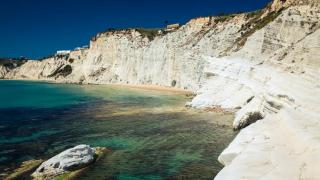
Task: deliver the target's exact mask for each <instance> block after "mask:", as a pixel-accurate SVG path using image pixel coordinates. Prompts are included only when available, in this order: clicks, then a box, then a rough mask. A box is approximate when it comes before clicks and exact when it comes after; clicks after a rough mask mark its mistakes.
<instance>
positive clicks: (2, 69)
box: [0, 65, 8, 79]
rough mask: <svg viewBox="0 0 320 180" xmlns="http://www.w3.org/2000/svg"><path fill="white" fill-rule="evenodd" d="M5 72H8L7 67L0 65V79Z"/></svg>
mask: <svg viewBox="0 0 320 180" xmlns="http://www.w3.org/2000/svg"><path fill="white" fill-rule="evenodd" d="M7 73H8V69H7V68H6V67H4V66H2V65H0V79H3V78H4V77H5V75H6V74H7Z"/></svg>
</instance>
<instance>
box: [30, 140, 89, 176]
mask: <svg viewBox="0 0 320 180" xmlns="http://www.w3.org/2000/svg"><path fill="white" fill-rule="evenodd" d="M94 160H95V149H94V148H91V147H90V146H89V145H78V146H76V147H74V148H71V149H67V150H65V151H63V152H62V153H60V154H58V155H56V156H54V157H52V158H51V159H49V160H48V161H45V162H44V163H42V164H41V165H40V167H39V168H38V169H37V170H36V171H35V172H34V173H33V174H32V177H34V178H36V179H52V178H54V177H56V176H59V175H61V174H64V173H66V172H70V171H74V170H78V169H81V168H83V167H85V166H87V165H89V164H91V163H93V162H94Z"/></svg>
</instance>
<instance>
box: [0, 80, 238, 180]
mask: <svg viewBox="0 0 320 180" xmlns="http://www.w3.org/2000/svg"><path fill="white" fill-rule="evenodd" d="M187 101H188V99H187V97H186V96H185V95H183V94H178V93H172V92H158V91H151V90H141V89H132V88H124V87H114V86H104V85H99V86H95V85H84V86H79V85H65V84H49V83H42V82H30V81H6V80H4V81H0V174H5V173H6V172H8V171H10V170H11V169H13V168H15V167H17V166H18V165H19V164H20V163H21V162H23V161H26V160H31V159H41V158H42V159H46V158H50V157H51V156H54V155H56V154H57V153H59V152H61V151H63V150H65V149H67V148H70V147H73V146H75V145H78V144H89V145H92V146H103V147H107V148H109V149H111V152H110V153H108V154H107V155H106V156H105V157H104V158H103V159H102V160H101V161H99V162H98V163H96V164H95V165H94V166H92V167H90V168H89V169H88V171H87V172H85V173H84V174H83V175H82V177H81V178H80V179H130V180H131V179H212V178H213V177H214V176H215V175H216V174H217V173H218V172H219V170H221V168H222V165H220V164H219V162H218V161H217V158H218V155H219V154H220V153H221V152H222V150H223V149H224V148H225V147H226V146H227V145H228V144H229V143H230V142H231V140H232V139H233V138H234V136H235V133H234V132H233V131H232V127H231V120H232V115H219V114H215V113H209V112H200V111H196V110H191V109H187V108H185V107H184V104H185V103H186V102H187ZM0 179H1V176H0Z"/></svg>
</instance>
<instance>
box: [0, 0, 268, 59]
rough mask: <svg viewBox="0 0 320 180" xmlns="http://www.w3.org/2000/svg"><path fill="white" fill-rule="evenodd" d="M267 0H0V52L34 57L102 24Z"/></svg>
mask: <svg viewBox="0 0 320 180" xmlns="http://www.w3.org/2000/svg"><path fill="white" fill-rule="evenodd" d="M269 1H270V0H114V1H111V0H1V1H0V57H19V56H26V57H29V58H40V57H43V56H46V55H49V54H53V53H54V52H55V51H57V50H59V49H73V48H75V47H78V46H83V45H87V44H88V42H89V39H90V38H91V37H92V36H94V35H95V34H96V33H98V32H101V31H104V30H106V29H107V28H110V27H112V28H127V27H146V28H151V27H162V26H163V24H164V21H165V20H168V21H169V22H170V23H176V22H178V23H185V22H187V21H188V20H189V19H191V18H194V17H198V16H209V15H216V14H218V13H221V12H225V13H232V12H239V11H252V10H256V9H260V8H262V7H264V6H265V5H266V4H267V3H268V2H269Z"/></svg>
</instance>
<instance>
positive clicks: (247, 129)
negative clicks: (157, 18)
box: [4, 0, 320, 180]
mask: <svg viewBox="0 0 320 180" xmlns="http://www.w3.org/2000/svg"><path fill="white" fill-rule="evenodd" d="M319 28H320V8H319V2H318V0H301V1H293V0H287V1H282V0H279V1H278V0H275V1H274V2H273V3H271V4H270V5H269V6H268V7H267V8H266V9H264V10H263V11H260V12H255V13H250V14H238V15H234V16H228V17H204V18H197V19H193V20H191V21H190V22H189V23H187V24H186V25H184V26H182V27H180V28H179V29H176V30H173V31H171V32H162V33H160V34H158V35H157V36H155V37H152V38H150V37H148V36H147V35H145V33H143V32H141V31H140V30H135V29H128V30H121V31H120V30H119V31H109V32H105V33H100V34H98V35H97V36H96V37H94V38H93V39H92V40H91V41H90V46H89V48H84V49H83V48H82V49H77V50H74V51H71V52H70V54H68V55H63V56H55V57H51V58H48V59H45V60H43V61H41V62H40V61H28V62H27V63H25V64H24V65H22V66H20V67H17V68H15V69H13V70H11V71H10V72H8V73H4V74H5V78H8V79H33V80H53V81H56V82H67V83H94V84H108V83H124V84H134V85H142V84H150V85H161V86H175V87H179V88H184V89H189V90H192V91H195V92H197V96H196V97H195V98H194V99H193V100H192V101H191V102H189V103H188V105H189V106H191V107H195V108H210V107H215V106H219V107H222V108H226V109H235V110H237V112H236V118H235V121H234V129H242V130H241V131H240V132H239V134H238V136H237V137H236V138H235V140H234V141H233V142H232V143H231V144H230V145H229V146H228V147H227V148H226V149H225V150H224V152H222V154H221V155H220V157H219V161H220V162H221V163H223V164H224V165H225V168H224V169H223V170H222V171H221V172H220V173H219V174H218V176H217V177H216V179H254V180H255V179H290V180H291V179H316V178H317V177H320V172H318V171H316V168H317V167H318V166H319V165H320V161H319V160H320V131H319V129H320V121H319V120H320V116H319V113H320V106H319V105H320V59H319V57H320V29H319ZM252 123H253V124H252ZM243 128H244V129H243ZM212 148H214V147H212Z"/></svg>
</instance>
